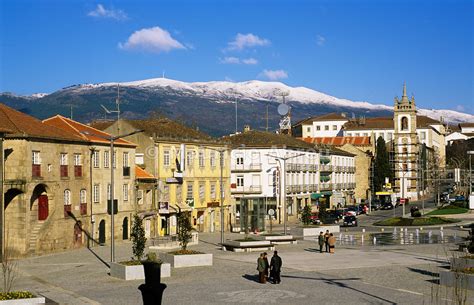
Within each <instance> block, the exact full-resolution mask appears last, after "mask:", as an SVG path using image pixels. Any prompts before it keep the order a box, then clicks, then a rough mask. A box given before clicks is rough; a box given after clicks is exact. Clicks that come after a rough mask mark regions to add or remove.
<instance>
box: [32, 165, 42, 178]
mask: <svg viewBox="0 0 474 305" xmlns="http://www.w3.org/2000/svg"><path fill="white" fill-rule="evenodd" d="M31 176H33V177H34V178H40V177H41V164H32V167H31Z"/></svg>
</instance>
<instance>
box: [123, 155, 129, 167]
mask: <svg viewBox="0 0 474 305" xmlns="http://www.w3.org/2000/svg"><path fill="white" fill-rule="evenodd" d="M123 167H130V160H129V159H128V152H124V153H123Z"/></svg>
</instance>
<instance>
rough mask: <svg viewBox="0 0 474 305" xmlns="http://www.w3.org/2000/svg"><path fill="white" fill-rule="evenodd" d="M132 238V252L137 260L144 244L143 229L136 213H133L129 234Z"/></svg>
mask: <svg viewBox="0 0 474 305" xmlns="http://www.w3.org/2000/svg"><path fill="white" fill-rule="evenodd" d="M130 237H131V238H132V243H133V246H132V252H133V256H134V258H135V260H137V261H139V260H141V259H142V257H143V253H144V251H145V245H146V237H145V229H144V228H143V222H142V219H141V217H140V216H138V214H135V215H133V225H132V232H131V234H130Z"/></svg>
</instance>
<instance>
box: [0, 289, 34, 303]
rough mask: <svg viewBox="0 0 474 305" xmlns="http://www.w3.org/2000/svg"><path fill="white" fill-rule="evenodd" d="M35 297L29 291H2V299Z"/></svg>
mask: <svg viewBox="0 0 474 305" xmlns="http://www.w3.org/2000/svg"><path fill="white" fill-rule="evenodd" d="M34 297H35V295H34V294H32V293H31V292H29V291H11V292H0V301H5V300H18V299H29V298H34Z"/></svg>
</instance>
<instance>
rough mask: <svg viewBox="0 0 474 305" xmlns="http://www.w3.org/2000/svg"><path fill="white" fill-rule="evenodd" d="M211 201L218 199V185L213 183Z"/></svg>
mask: <svg viewBox="0 0 474 305" xmlns="http://www.w3.org/2000/svg"><path fill="white" fill-rule="evenodd" d="M211 199H216V184H215V183H211Z"/></svg>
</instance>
